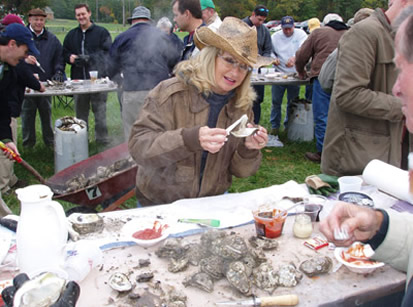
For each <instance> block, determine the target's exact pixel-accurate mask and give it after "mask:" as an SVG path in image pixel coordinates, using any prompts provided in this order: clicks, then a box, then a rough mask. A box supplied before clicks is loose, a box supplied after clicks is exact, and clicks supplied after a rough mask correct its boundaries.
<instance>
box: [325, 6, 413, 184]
mask: <svg viewBox="0 0 413 307" xmlns="http://www.w3.org/2000/svg"><path fill="white" fill-rule="evenodd" d="M410 4H413V1H412V0H394V1H393V2H392V5H391V6H390V7H389V9H388V10H387V11H385V12H384V11H383V10H381V9H376V10H375V12H374V13H373V14H372V15H371V16H370V17H369V18H367V19H365V20H364V21H363V22H360V23H357V24H356V25H354V26H353V27H352V28H351V29H350V30H349V31H348V32H347V33H345V34H344V35H343V37H342V38H341V40H340V42H339V45H338V61H337V68H336V79H335V83H334V88H333V93H332V99H331V103H330V110H329V113H328V123H327V130H326V135H325V139H324V148H323V154H322V159H321V170H322V172H323V173H326V174H330V175H336V176H342V175H354V174H361V173H362V171H363V169H364V167H365V166H366V165H367V163H368V162H370V161H371V160H372V159H379V160H382V161H384V162H386V163H389V164H392V165H395V166H397V167H400V162H401V156H402V151H401V141H402V132H403V125H404V123H403V114H402V111H401V102H400V100H399V99H398V98H397V97H394V96H393V95H392V93H391V90H392V86H393V84H394V82H395V81H396V77H397V72H396V69H395V66H394V63H393V58H394V34H393V30H392V26H391V23H392V22H394V21H395V19H396V18H397V17H398V15H399V14H400V12H401V11H402V10H403V8H404V7H406V6H408V5H410Z"/></svg>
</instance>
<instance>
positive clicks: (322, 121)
mask: <svg viewBox="0 0 413 307" xmlns="http://www.w3.org/2000/svg"><path fill="white" fill-rule="evenodd" d="M330 97H331V95H330V94H327V93H326V92H324V90H323V89H322V88H321V85H320V82H319V81H318V79H317V78H316V79H314V82H313V115H314V134H315V138H316V147H317V151H318V152H322V151H323V144H324V135H325V133H326V127H327V117H328V108H329V106H330Z"/></svg>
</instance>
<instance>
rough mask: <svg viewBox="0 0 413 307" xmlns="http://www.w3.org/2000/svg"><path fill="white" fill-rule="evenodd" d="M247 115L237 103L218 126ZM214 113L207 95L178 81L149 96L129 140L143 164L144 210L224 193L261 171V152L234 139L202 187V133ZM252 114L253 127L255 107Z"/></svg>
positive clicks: (211, 164)
mask: <svg viewBox="0 0 413 307" xmlns="http://www.w3.org/2000/svg"><path fill="white" fill-rule="evenodd" d="M244 113H245V111H242V110H240V109H236V108H235V107H234V101H232V100H231V101H230V102H229V103H228V104H227V105H225V106H224V108H223V109H222V110H221V112H220V114H219V116H218V121H217V127H218V128H226V127H228V126H229V125H230V124H232V123H233V122H234V121H235V120H237V119H238V118H240V117H241V116H242V114H244ZM208 114H209V104H208V103H207V101H206V100H205V99H204V98H203V97H202V95H201V94H199V93H198V92H197V90H196V89H195V88H194V87H189V86H187V85H185V84H184V83H182V82H180V81H179V80H178V79H177V78H172V79H168V80H166V81H163V82H161V83H160V84H159V85H158V86H157V87H155V88H154V89H153V90H152V91H151V92H150V93H149V95H148V97H147V98H146V102H145V105H144V107H143V109H142V110H141V112H140V115H139V117H138V119H137V120H136V122H135V124H134V125H133V127H132V131H131V134H130V138H129V151H130V154H131V156H132V157H133V158H134V160H135V161H136V163H137V164H138V173H137V176H136V187H137V192H136V193H137V197H138V200H139V201H140V202H141V203H142V204H143V205H150V204H165V203H170V202H173V201H175V200H178V199H182V198H195V197H203V196H210V195H218V194H223V193H224V192H225V191H227V190H228V189H229V187H230V186H231V183H232V176H233V175H234V176H236V177H248V176H250V175H253V174H254V173H255V172H256V171H257V170H258V168H259V166H260V163H261V151H259V150H249V149H247V148H246V147H245V146H244V140H245V139H240V138H235V137H234V136H228V141H227V142H226V143H225V145H224V146H223V147H222V148H221V150H220V151H219V152H218V153H216V154H211V153H209V154H208V157H207V160H206V165H205V169H204V174H203V180H202V185H201V186H200V184H199V181H200V164H201V156H202V152H203V149H202V147H201V145H200V143H199V128H200V127H202V126H206V124H207V121H208ZM247 115H248V117H249V121H250V122H252V121H253V113H252V110H251V107H250V108H249V109H248V112H247Z"/></svg>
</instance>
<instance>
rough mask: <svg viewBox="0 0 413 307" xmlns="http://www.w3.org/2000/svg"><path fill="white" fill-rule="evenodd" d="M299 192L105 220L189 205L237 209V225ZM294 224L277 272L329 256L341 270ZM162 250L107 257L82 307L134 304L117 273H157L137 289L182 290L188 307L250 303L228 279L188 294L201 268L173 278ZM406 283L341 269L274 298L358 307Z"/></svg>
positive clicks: (389, 275) (134, 249) (250, 229)
mask: <svg viewBox="0 0 413 307" xmlns="http://www.w3.org/2000/svg"><path fill="white" fill-rule="evenodd" d="M301 187H302V186H301ZM294 189H295V188H291V185H288V183H287V184H285V185H280V186H273V187H269V188H265V189H259V190H255V191H250V192H245V193H239V194H226V195H222V196H216V197H209V198H201V199H194V200H184V201H178V202H177V203H175V204H172V205H166V206H157V208H153V207H152V208H145V209H132V210H128V212H126V211H117V212H111V213H107V214H105V217H110V218H114V217H119V218H120V219H121V220H124V219H125V218H126V217H127V216H126V214H127V213H128V214H131V215H135V214H138V215H142V214H148V213H145V210H146V212H148V211H153V214H155V212H158V213H159V214H160V215H161V216H162V215H163V216H170V215H173V214H174V213H175V212H177V211H179V210H181V209H179V206H180V205H183V206H184V208H187V209H184V210H191V206H193V207H194V212H197V211H205V212H208V211H209V212H212V211H214V210H215V208H222V207H223V206H227V207H229V208H231V207H232V208H236V209H229V210H231V212H234V213H233V215H234V219H235V215H236V214H237V213H236V211H237V210H239V208H240V207H245V208H247V210H249V209H250V208H255V207H256V206H257V204H259V203H263V202H264V203H265V202H268V200H269V199H275V198H278V197H282V195H283V194H287V195H292V194H294V195H302V191H298V190H297V191H298V192H297V193H295V192H292V191H293V190H294ZM372 197H373V196H372ZM373 199H374V200H375V201H376V203H377V200H378V199H380V200H381V201H380V207H383V208H388V207H389V206H390V205H391V204H392V203H393V202H394V201H395V200H394V199H392V198H391V197H389V196H386V195H384V194H382V193H379V192H377V193H376V194H375V196H374V197H373ZM208 204H209V208H208ZM333 205H334V203H333V202H330V203H329V205H328V206H333ZM202 208H203V209H202ZM330 209H331V208H330ZM326 210H327V205H326ZM249 212H250V211H249ZM220 216H221V217H222V218H221V221H222V219H224V217H223V214H220ZM209 217H211V218H215V216H214V215H213V213H209ZM293 221H294V218H293V217H288V218H287V221H286V223H285V226H284V230H283V234H282V236H281V237H279V238H278V239H277V241H278V242H279V248H278V250H276V251H268V252H266V256H267V257H268V259H269V261H271V263H272V264H273V265H274V266H278V265H279V264H286V263H289V262H293V263H294V264H295V265H296V266H297V267H298V265H299V264H300V263H301V262H302V261H303V260H305V259H308V258H311V257H314V256H316V255H326V256H329V257H331V258H332V259H333V263H334V265H333V267H337V264H338V262H337V260H336V259H335V258H334V255H333V250H329V249H328V248H327V247H325V248H322V249H320V250H318V251H314V250H311V249H309V248H308V247H306V246H304V245H303V242H304V240H302V239H297V238H295V237H294V236H293V234H292V225H293ZM223 231H226V232H228V233H229V232H231V231H233V232H236V233H237V234H240V235H241V236H242V237H243V238H245V239H246V240H247V239H248V238H249V237H250V236H254V235H255V233H256V231H255V226H254V224H246V225H243V226H240V227H235V228H232V229H227V230H223ZM314 234H318V225H317V226H316V230H315V231H314V233H313V235H314ZM199 237H200V234H195V235H191V236H187V237H185V238H184V239H183V240H184V241H185V242H199ZM160 244H162V243H160ZM157 248H158V246H155V247H149V248H142V247H139V246H129V247H125V248H122V249H112V250H108V251H106V252H105V253H104V265H103V267H102V268H101V269H99V270H97V269H95V270H93V271H92V272H91V273H90V274H89V276H87V278H86V279H85V280H84V281H83V282H82V283H81V285H82V295H81V297H80V300H79V304H78V306H79V307H82V306H85V307H86V306H92V305H96V306H97V305H99V306H104V304H107V303H108V302H114V303H112V304H110V305H111V306H127V305H128V304H131V301H128V300H127V299H126V298H125V297H122V296H119V295H118V294H117V293H116V292H115V291H113V290H111V289H110V288H109V286H108V285H107V281H108V278H109V276H110V275H111V274H113V273H114V272H116V271H120V272H123V273H129V274H130V278H131V279H132V280H135V277H136V276H137V275H139V274H141V273H143V272H146V271H148V270H150V271H152V272H154V275H155V277H154V280H153V282H151V283H149V286H148V284H145V283H144V284H141V283H137V286H136V287H137V289H145V288H146V289H147V288H150V289H151V287H154V285H155V284H156V283H157V282H160V285H162V286H163V287H165V288H168V286H171V287H175V288H176V289H177V290H179V291H182V292H183V293H185V294H186V295H187V297H188V301H187V306H194V307H195V306H197V307H198V306H215V302H220V301H228V300H242V299H246V297H244V296H243V295H241V294H240V293H239V292H238V291H237V290H234V289H233V288H232V287H231V286H230V285H229V284H228V282H227V281H226V279H221V280H219V281H217V282H215V288H214V291H213V293H206V292H203V291H201V290H199V289H197V288H192V287H187V288H185V287H184V286H183V285H182V281H183V280H184V278H185V277H186V276H188V275H190V274H191V273H194V272H196V271H198V270H199V267H193V266H190V267H189V268H188V269H187V270H186V271H184V272H180V273H170V272H168V270H167V265H168V261H167V260H166V259H160V258H158V257H157V256H156V255H155V254H154V251H155V250H156V249H157ZM139 259H150V261H151V264H150V266H149V267H148V268H139V265H138V261H139ZM405 281H406V276H405V273H403V272H399V271H397V270H395V269H393V268H392V267H390V266H389V265H385V266H384V267H382V268H379V269H377V270H376V271H375V272H373V273H372V274H370V275H366V276H365V275H360V274H356V273H353V272H350V271H349V270H348V269H347V268H346V267H344V266H343V267H341V268H340V269H338V271H337V272H330V273H328V274H325V275H320V276H318V277H313V278H309V277H307V276H305V275H304V277H303V279H302V280H301V281H300V283H299V284H298V285H297V286H296V287H293V288H283V287H279V288H277V289H276V290H275V291H274V293H272V294H273V295H283V294H297V295H298V296H299V299H300V303H299V305H298V306H308V307H310V306H311V307H313V306H321V305H322V306H354V305H360V304H362V303H365V302H369V301H372V300H375V299H378V298H381V297H384V296H388V295H391V294H394V293H397V292H401V291H403V290H404V286H405ZM136 291H137V290H136ZM140 291H143V290H140ZM254 292H255V294H256V295H258V296H264V295H268V293H266V292H264V291H262V290H259V289H257V288H255V290H254ZM125 302H126V303H125ZM125 304H126V305H125Z"/></svg>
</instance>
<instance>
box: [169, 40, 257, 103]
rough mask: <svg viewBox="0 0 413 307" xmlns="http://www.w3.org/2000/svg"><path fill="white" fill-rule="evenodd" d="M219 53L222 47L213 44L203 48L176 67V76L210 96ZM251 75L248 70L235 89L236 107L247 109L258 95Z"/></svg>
mask: <svg viewBox="0 0 413 307" xmlns="http://www.w3.org/2000/svg"><path fill="white" fill-rule="evenodd" d="M219 53H220V49H218V48H216V47H213V46H207V47H205V48H203V49H202V50H201V52H199V53H198V54H197V55H196V56H194V57H192V58H190V59H189V60H187V61H182V62H180V63H178V65H177V66H176V68H175V75H176V77H177V78H178V79H180V80H182V82H184V83H186V84H190V85H193V86H194V87H195V88H196V89H197V90H198V92H199V93H202V94H204V95H205V96H208V95H209V94H211V93H212V88H213V87H214V86H215V61H216V58H217V56H218V54H219ZM250 77H251V72H248V73H247V74H246V76H245V79H244V81H243V82H242V83H241V85H240V86H238V87H237V88H236V89H235V107H236V108H240V109H242V110H247V109H248V108H249V107H250V106H251V105H252V102H253V101H254V99H255V97H256V94H255V92H254V90H253V88H252V87H251V82H250Z"/></svg>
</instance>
